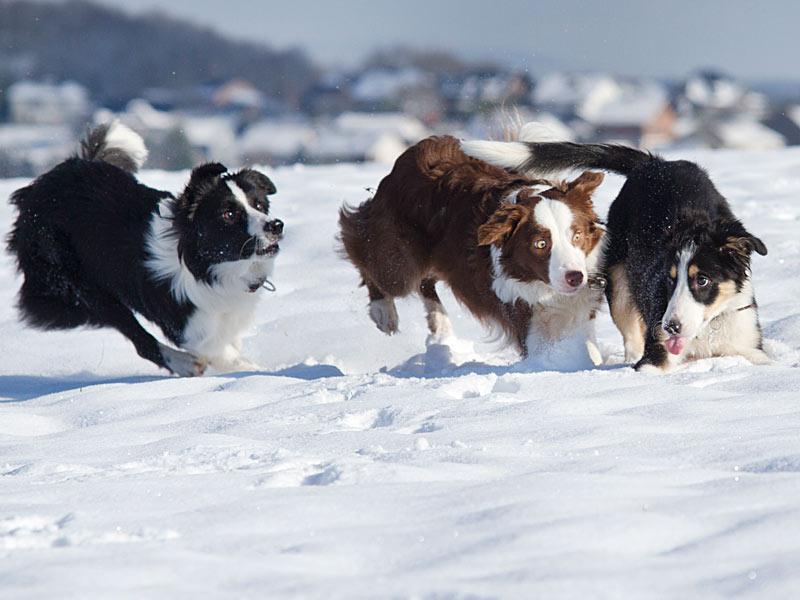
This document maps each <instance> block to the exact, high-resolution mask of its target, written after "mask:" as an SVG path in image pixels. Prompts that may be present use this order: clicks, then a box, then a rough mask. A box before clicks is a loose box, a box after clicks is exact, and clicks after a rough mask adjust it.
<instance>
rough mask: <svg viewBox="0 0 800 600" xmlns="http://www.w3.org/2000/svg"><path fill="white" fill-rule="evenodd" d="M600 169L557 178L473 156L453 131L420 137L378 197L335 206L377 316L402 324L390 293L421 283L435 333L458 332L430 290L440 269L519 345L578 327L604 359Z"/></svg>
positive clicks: (392, 328) (386, 326)
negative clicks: (598, 333)
mask: <svg viewBox="0 0 800 600" xmlns="http://www.w3.org/2000/svg"><path fill="white" fill-rule="evenodd" d="M602 180H603V174H602V173H594V172H590V171H587V172H585V173H583V174H582V175H581V176H579V177H578V178H577V179H575V180H574V181H571V182H569V183H561V184H553V183H550V182H547V181H544V180H539V179H529V178H525V177H521V176H518V175H512V174H509V173H508V172H507V171H505V170H504V169H501V168H498V167H496V166H493V165H490V164H488V163H486V162H484V161H482V160H479V159H476V158H473V157H470V156H467V155H466V154H464V153H463V152H462V151H461V150H460V148H459V141H458V140H456V139H455V138H452V137H448V136H445V137H431V138H428V139H425V140H423V141H421V142H419V143H418V144H416V145H415V146H413V147H411V148H409V149H408V150H406V151H405V152H404V153H403V154H402V155H401V156H400V158H398V159H397V162H396V163H395V165H394V168H393V169H392V172H391V173H389V175H387V176H386V177H385V178H384V179H383V180H382V181H381V183H380V185H379V186H378V189H377V192H376V193H375V196H374V197H373V198H370V199H369V200H367V201H366V202H364V203H363V204H361V205H360V206H358V207H357V208H350V207H347V206H344V207H342V209H341V211H340V219H339V223H340V226H341V241H342V244H343V246H344V252H345V254H346V256H347V258H349V259H350V261H351V262H352V263H353V264H354V265H355V266H356V268H358V270H359V272H360V273H361V277H362V284H363V285H366V287H367V290H368V293H369V299H370V305H369V314H370V317H371V318H372V320H373V321H374V322H375V324H376V325H377V326H378V328H379V329H380V330H381V331H383V332H385V333H387V334H392V333H395V332H396V331H397V328H398V316H397V310H396V308H395V304H394V299H395V298H397V297H402V296H407V295H409V294H411V293H413V292H419V294H420V295H421V296H422V300H423V302H424V304H425V309H426V312H427V320H428V327H429V329H430V331H431V333H432V334H434V335H437V334H440V335H446V334H449V333H451V332H452V328H451V324H450V319H449V318H448V316H447V313H446V312H445V310H444V307H443V306H442V304H441V301H440V300H439V297H438V295H437V294H436V289H435V284H436V282H437V281H438V280H443V281H445V282H447V284H448V285H449V286H450V288H451V289H452V290H453V293H454V294H455V296H456V298H457V299H458V300H459V301H460V302H462V303H463V304H464V305H465V306H466V307H467V308H468V309H469V310H470V312H472V314H473V315H475V316H476V317H477V318H478V319H479V320H481V321H482V322H483V323H485V324H487V325H497V326H499V327H500V328H501V329H502V331H503V333H504V334H505V335H506V337H507V339H509V340H510V341H511V342H512V343H514V344H515V345H516V346H517V348H518V349H519V351H520V352H521V354H522V355H523V356H526V355H528V353H531V354H534V353H536V352H540V351H542V350H544V349H545V348H546V347H548V346H549V345H551V344H553V343H554V342H556V341H558V340H562V339H566V338H568V337H573V336H575V335H576V334H578V335H583V337H584V339H585V340H586V345H587V349H588V351H589V356H590V358H591V359H592V361H593V362H594V363H595V364H597V363H599V362H601V357H600V354H599V351H598V350H597V347H596V343H595V340H594V325H593V319H594V316H595V311H596V310H597V309H598V308H599V306H600V303H601V301H602V295H603V293H602V282H603V278H602V277H601V276H598V275H597V273H596V271H597V269H598V268H599V266H600V265H599V262H600V258H601V252H602V247H603V235H604V229H603V227H602V226H600V225H599V224H598V217H597V215H596V214H595V212H594V209H593V206H592V199H591V194H592V192H593V191H594V189H595V188H596V187H597V186H598V185H600V182H601V181H602ZM590 280H591V282H590Z"/></svg>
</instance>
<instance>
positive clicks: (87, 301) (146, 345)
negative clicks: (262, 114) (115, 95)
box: [8, 122, 283, 376]
mask: <svg viewBox="0 0 800 600" xmlns="http://www.w3.org/2000/svg"><path fill="white" fill-rule="evenodd" d="M146 157H147V149H146V148H145V146H144V142H143V141H142V139H141V137H139V136H138V135H137V134H136V133H134V132H133V131H132V130H130V129H128V128H127V127H125V126H124V125H122V124H120V123H118V122H113V123H111V124H110V125H101V126H99V127H97V128H95V129H94V130H93V131H91V132H90V133H89V134H88V135H87V137H86V139H84V140H83V141H82V143H81V149H80V152H79V156H78V157H75V158H70V159H68V160H66V161H64V162H62V163H61V164H59V165H57V166H56V167H54V168H53V169H52V170H51V171H49V172H47V173H45V174H44V175H41V176H40V177H39V178H38V179H36V180H35V181H34V182H33V183H32V184H30V185H29V186H27V187H24V188H22V189H19V190H17V191H16V192H14V194H13V195H12V197H11V202H12V203H13V204H15V205H16V207H17V210H18V216H17V220H16V223H15V224H14V228H13V230H12V231H11V234H10V236H9V239H8V249H9V251H10V252H11V253H12V254H15V255H16V258H17V264H18V267H19V270H20V271H21V272H22V274H23V275H24V281H23V283H22V287H21V289H20V292H19V308H20V312H21V315H22V317H23V318H24V319H25V321H27V322H28V323H29V324H31V325H33V326H35V327H39V328H42V329H70V328H73V327H78V326H81V325H88V326H93V327H115V328H116V329H118V330H119V331H120V332H121V333H122V334H123V335H125V336H126V337H127V338H128V339H130V340H131V341H132V342H133V344H134V346H135V347H136V351H137V352H138V353H139V355H140V356H142V357H143V358H146V359H148V360H150V361H152V362H154V363H155V364H157V365H158V366H160V367H163V368H165V369H169V370H170V371H172V372H173V373H177V374H179V375H185V376H189V375H200V374H202V373H203V371H204V370H205V368H206V366H207V365H211V366H212V367H213V368H215V369H217V370H219V371H221V372H226V371H237V370H253V369H257V366H256V365H254V364H253V363H251V362H249V361H247V360H246V359H245V358H243V357H242V355H241V334H242V331H243V329H244V327H246V326H247V325H248V324H249V323H250V322H251V320H252V317H253V313H254V311H255V308H256V303H257V302H258V296H257V294H255V293H254V292H257V291H258V290H259V288H260V287H261V286H262V284H264V283H265V282H266V281H267V280H268V278H269V277H270V275H271V273H272V268H273V261H274V257H275V255H276V253H277V252H278V241H279V240H280V239H281V238H282V237H283V223H282V222H281V221H280V220H278V219H271V218H270V217H269V216H267V215H268V211H269V200H268V198H267V196H268V195H270V194H273V193H275V186H274V185H273V184H272V182H271V181H270V180H269V178H267V177H266V176H265V175H263V174H262V173H259V172H257V171H253V170H251V169H243V170H241V171H239V172H236V173H227V172H226V171H227V170H226V168H225V167H224V166H222V165H220V164H218V163H209V164H205V165H202V166H199V167H197V168H195V169H194V170H193V171H192V174H191V177H190V179H189V183H188V184H187V186H186V189H185V190H184V191H183V193H182V194H181V195H180V196H178V197H177V198H175V197H173V196H172V195H171V194H169V193H168V192H162V191H159V190H155V189H152V188H150V187H147V186H145V185H143V184H141V183H140V182H139V181H137V179H136V178H135V177H134V176H133V173H135V172H136V170H137V169H138V168H139V167H141V165H142V164H143V163H144V161H145V159H146ZM134 313H138V314H140V315H142V316H144V317H145V318H147V319H149V320H150V321H152V322H154V323H155V324H157V325H158V326H159V327H160V328H161V330H162V331H163V333H164V335H165V336H166V337H167V338H168V339H169V340H170V341H171V342H173V343H174V344H176V345H177V346H179V347H181V348H184V349H185V350H187V352H182V351H179V350H176V349H174V348H170V347H168V346H166V345H164V344H162V343H160V342H158V341H157V340H156V339H155V338H154V337H153V336H152V335H150V334H149V333H148V332H147V331H145V330H144V328H143V327H142V326H141V325H140V324H139V322H138V321H137V320H136V317H135V316H134Z"/></svg>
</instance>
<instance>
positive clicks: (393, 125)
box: [334, 112, 428, 142]
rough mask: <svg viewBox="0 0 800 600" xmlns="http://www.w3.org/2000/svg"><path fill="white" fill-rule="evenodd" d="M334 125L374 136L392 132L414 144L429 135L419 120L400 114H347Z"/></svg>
mask: <svg viewBox="0 0 800 600" xmlns="http://www.w3.org/2000/svg"><path fill="white" fill-rule="evenodd" d="M334 124H335V126H336V127H337V128H339V129H341V130H347V131H352V132H363V133H370V134H372V135H380V134H383V133H386V132H391V133H395V134H397V135H399V136H400V137H402V138H403V139H405V140H408V141H414V142H416V141H418V140H421V139H422V138H424V137H426V136H427V135H428V130H427V128H426V127H425V125H423V124H422V122H421V121H420V120H419V119H417V118H415V117H412V116H411V115H407V114H405V113H399V112H387V113H359V112H345V113H342V114H341V115H339V116H338V117H337V118H336V119H335V120H334Z"/></svg>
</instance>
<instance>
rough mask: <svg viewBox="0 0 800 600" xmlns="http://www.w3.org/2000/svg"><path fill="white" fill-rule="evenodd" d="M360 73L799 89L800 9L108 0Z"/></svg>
mask: <svg viewBox="0 0 800 600" xmlns="http://www.w3.org/2000/svg"><path fill="white" fill-rule="evenodd" d="M102 3H104V4H108V5H112V6H116V7H119V8H122V9H124V10H126V11H128V12H131V13H135V14H140V13H143V12H150V11H154V10H161V11H164V12H167V13H169V14H171V15H173V16H176V17H180V18H184V19H187V20H190V21H194V22H195V23H199V24H202V25H206V26H208V27H211V28H213V29H215V30H217V31H219V32H221V33H223V34H225V35H228V36H231V37H236V38H240V39H247V40H255V41H259V42H263V43H265V44H267V45H270V46H272V47H276V48H286V47H299V48H303V49H305V50H306V51H307V52H308V53H309V54H310V55H311V56H312V57H313V58H314V59H316V60H317V61H318V62H320V63H322V64H326V65H332V66H335V65H337V64H344V65H346V66H353V65H355V64H357V63H358V62H359V61H360V60H361V59H363V58H364V57H365V56H366V55H368V54H369V53H370V52H371V51H373V50H374V49H376V48H381V47H384V48H385V47H388V46H392V45H396V44H406V45H412V46H414V47H418V48H436V49H451V50H453V51H455V52H456V53H457V54H460V55H462V56H467V57H469V58H481V57H488V58H493V59H495V60H501V61H505V62H507V63H512V64H515V65H523V66H529V67H530V68H531V70H532V71H533V72H534V74H535V73H536V72H538V71H541V70H542V69H543V68H546V67H548V66H550V67H553V68H559V69H568V70H606V71H610V72H616V73H621V74H630V75H647V76H680V75H685V74H686V73H687V72H688V71H691V70H693V69H696V68H699V67H715V68H719V69H721V70H723V71H724V72H727V73H730V74H731V75H734V76H737V77H741V78H745V79H749V80H756V79H757V80H766V79H792V80H800V66H799V65H798V63H799V62H800V61H799V58H800V32H799V31H798V28H799V27H800V1H798V0H762V1H758V0H748V1H745V0H666V1H655V2H652V1H650V0H598V1H580V0H549V1H547V2H541V1H537V0H443V1H437V0H394V1H392V2H383V1H381V0H371V1H358V0H329V1H327V2H326V1H324V0H318V1H315V2H312V1H309V0H284V1H281V2H275V1H272V0H226V1H224V2H220V1H211V0H102Z"/></svg>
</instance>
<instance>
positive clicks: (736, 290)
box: [462, 129, 771, 372]
mask: <svg viewBox="0 0 800 600" xmlns="http://www.w3.org/2000/svg"><path fill="white" fill-rule="evenodd" d="M528 131H530V129H528ZM534 131H535V129H534ZM524 133H525V131H524V130H523V132H521V136H520V137H521V138H522V139H524V140H527V141H521V142H495V141H469V142H463V144H462V149H463V150H464V151H465V152H466V153H467V154H471V155H473V156H476V157H478V158H482V159H484V160H486V161H488V162H490V163H493V164H496V165H499V166H502V167H504V168H506V169H509V170H511V171H515V172H520V173H524V174H525V175H527V176H536V177H547V176H551V175H553V174H554V173H557V172H560V171H565V170H571V169H601V170H606V171H612V172H615V173H619V174H621V175H624V176H626V178H627V179H626V181H625V184H624V185H623V187H622V189H621V190H620V192H619V194H618V195H617V197H616V199H615V200H614V202H613V203H612V205H611V208H610V210H609V214H608V235H607V246H606V254H605V264H606V271H607V273H608V276H609V281H608V287H607V288H606V293H607V297H608V301H609V305H610V309H611V316H612V318H613V320H614V323H615V324H616V325H617V327H618V328H619V330H620V332H621V333H622V336H623V338H624V342H625V359H626V361H628V362H634V361H636V360H637V359H638V362H637V363H636V369H638V370H645V371H646V370H653V371H655V372H669V371H673V370H675V369H676V368H678V367H679V366H680V365H681V364H682V363H683V362H685V361H686V360H689V359H696V358H706V357H710V356H722V355H742V356H744V357H745V358H747V359H748V360H750V361H751V362H753V363H754V364H767V363H769V362H771V361H770V359H769V358H768V357H767V355H766V354H765V353H764V351H763V349H762V338H761V327H760V325H759V321H758V311H757V308H756V301H755V296H754V294H753V286H752V284H751V281H750V255H751V254H752V252H753V251H755V252H758V253H759V254H761V255H765V254H766V253H767V248H766V246H765V245H764V243H763V242H762V241H761V240H760V239H758V238H757V237H755V236H754V235H752V234H750V233H749V232H748V231H747V230H746V229H745V228H744V226H743V225H742V224H741V222H739V220H738V219H736V217H735V216H734V215H733V213H732V212H731V210H730V207H729V206H728V203H727V201H726V200H725V198H723V197H722V195H721V194H720V193H719V192H718V191H717V189H716V188H715V187H714V184H713V183H712V182H711V179H710V178H709V177H708V174H707V173H706V172H705V171H704V170H703V169H702V168H700V167H699V166H698V165H696V164H695V163H692V162H688V161H685V160H677V161H667V160H664V159H662V158H659V157H658V156H654V155H652V154H649V153H647V152H642V151H640V150H636V149H633V148H628V147H625V146H618V145H608V144H574V143H569V142H553V141H548V142H537V141H532V140H531V136H530V135H524Z"/></svg>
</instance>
